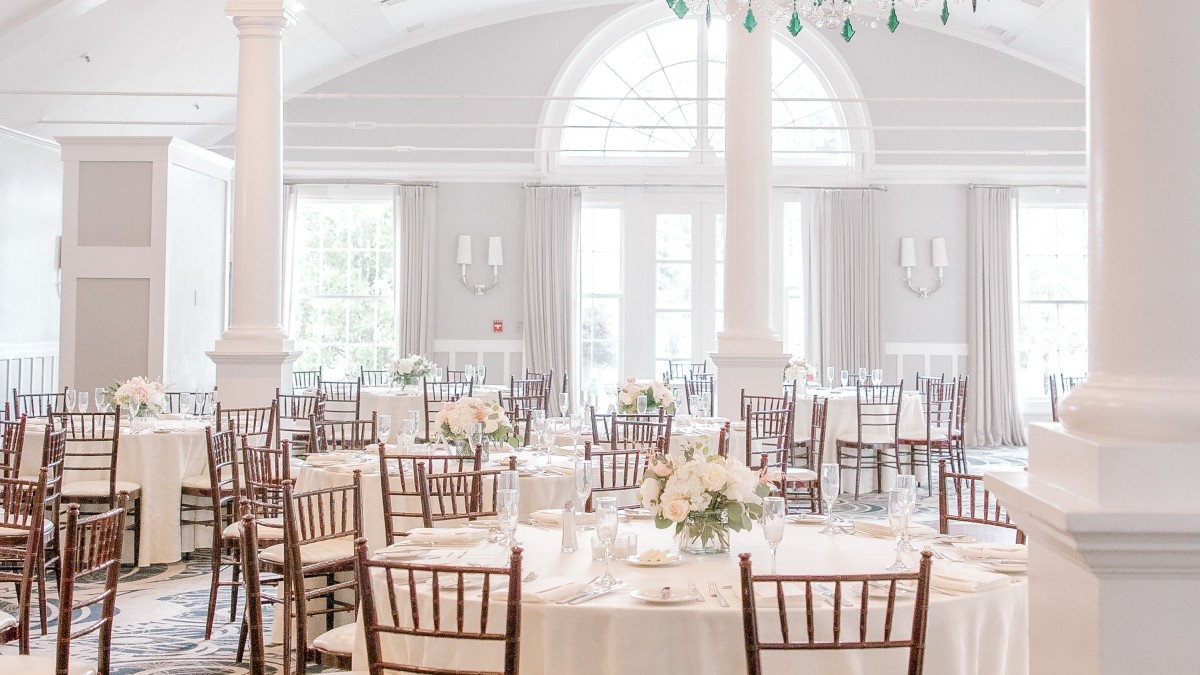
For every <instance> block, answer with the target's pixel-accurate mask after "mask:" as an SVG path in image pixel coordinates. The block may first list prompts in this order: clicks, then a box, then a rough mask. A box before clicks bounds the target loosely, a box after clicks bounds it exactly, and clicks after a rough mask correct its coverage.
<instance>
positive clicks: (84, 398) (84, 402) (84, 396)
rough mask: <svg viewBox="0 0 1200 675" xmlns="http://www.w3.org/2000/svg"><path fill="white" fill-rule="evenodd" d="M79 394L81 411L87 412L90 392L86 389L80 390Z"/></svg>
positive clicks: (78, 399)
mask: <svg viewBox="0 0 1200 675" xmlns="http://www.w3.org/2000/svg"><path fill="white" fill-rule="evenodd" d="M77 396H78V398H77V401H78V403H79V412H81V413H85V412H87V411H88V393H87V392H86V391H80V392H79V393H78V394H77Z"/></svg>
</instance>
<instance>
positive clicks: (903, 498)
mask: <svg viewBox="0 0 1200 675" xmlns="http://www.w3.org/2000/svg"><path fill="white" fill-rule="evenodd" d="M911 506H912V505H911V504H910V502H909V500H908V490H905V489H902V488H893V489H892V490H891V491H889V492H888V524H890V525H891V526H892V534H894V535H896V560H895V562H893V563H892V564H891V565H888V566H887V567H885V568H884V569H886V570H887V571H889V572H907V571H908V569H909V567H908V565H906V564H904V560H903V559H902V558H901V557H900V553H901V551H902V550H903V549H902V548H901V546H900V544H901V543H902V542H903V540H904V532H905V530H907V529H908V511H909V508H910V507H911Z"/></svg>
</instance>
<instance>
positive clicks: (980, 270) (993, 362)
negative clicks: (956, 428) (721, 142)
mask: <svg viewBox="0 0 1200 675" xmlns="http://www.w3.org/2000/svg"><path fill="white" fill-rule="evenodd" d="M1014 196H1015V191H1014V190H1013V189H1012V188H992V187H976V188H972V189H971V191H970V196H969V198H968V204H967V210H968V213H969V223H968V228H967V258H968V261H967V344H968V346H969V351H968V357H967V372H968V374H969V375H970V378H971V379H970V384H969V387H968V390H967V404H966V413H967V420H966V427H967V428H966V429H965V430H964V433H965V435H966V441H967V443H969V444H971V445H979V446H996V445H1025V430H1024V426H1023V425H1022V420H1021V407H1020V399H1019V397H1018V395H1017V362H1016V322H1015V317H1014V314H1015V311H1016V306H1017V299H1016V279H1015V269H1016V266H1015V264H1014V255H1015V248H1016V246H1015V244H1016V242H1015V239H1016V228H1015V222H1014V209H1013V197H1014Z"/></svg>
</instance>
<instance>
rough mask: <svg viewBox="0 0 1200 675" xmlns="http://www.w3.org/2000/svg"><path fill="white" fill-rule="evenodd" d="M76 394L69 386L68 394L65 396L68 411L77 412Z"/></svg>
mask: <svg viewBox="0 0 1200 675" xmlns="http://www.w3.org/2000/svg"><path fill="white" fill-rule="evenodd" d="M75 396H76V394H75V390H74V389H70V388H68V389H67V393H66V396H65V398H66V404H67V410H66V411H67V412H75Z"/></svg>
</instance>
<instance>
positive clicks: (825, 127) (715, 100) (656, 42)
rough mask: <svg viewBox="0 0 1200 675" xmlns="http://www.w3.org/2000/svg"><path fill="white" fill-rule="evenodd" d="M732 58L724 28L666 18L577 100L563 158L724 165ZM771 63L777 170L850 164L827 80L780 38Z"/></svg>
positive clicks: (611, 53)
mask: <svg viewBox="0 0 1200 675" xmlns="http://www.w3.org/2000/svg"><path fill="white" fill-rule="evenodd" d="M725 55H726V32H725V26H724V24H723V23H719V24H714V25H713V27H712V28H711V29H710V28H708V27H707V26H706V25H705V24H704V22H703V21H701V20H698V19H684V20H675V19H668V20H666V21H663V22H660V23H656V24H654V25H652V26H650V27H649V28H645V29H643V30H640V31H638V32H636V33H634V34H633V35H630V36H629V37H627V38H624V39H623V40H620V41H619V42H617V43H616V44H614V45H613V46H612V47H611V48H610V49H608V50H607V51H606V52H605V53H604V55H603V56H602V57H601V58H600V59H599V60H598V61H597V62H595V64H594V65H592V67H591V68H590V70H589V71H588V72H587V74H586V75H585V76H584V77H583V79H582V80H581V82H580V84H579V86H578V88H577V89H576V91H575V92H574V95H575V98H574V100H573V101H572V102H571V104H570V105H569V107H568V109H567V112H566V116H565V120H564V122H563V124H564V129H563V132H562V136H561V140H560V143H559V152H560V155H559V156H560V159H562V160H564V161H567V162H575V163H582V162H588V161H589V160H601V161H603V160H613V159H622V160H633V161H637V162H653V163H668V164H670V163H700V164H705V163H712V162H717V161H721V159H722V155H723V152H724V149H725V130H724V128H723V125H724V121H725V103H724V101H723V100H721V99H723V98H724V96H725ZM771 57H772V67H771V71H772V77H771V80H772V85H773V89H774V98H775V99H776V100H775V102H774V115H773V117H774V126H775V131H774V148H775V161H776V163H796V164H819V165H843V166H844V165H847V164H849V163H850V162H851V160H852V153H851V152H850V140H849V134H848V133H847V132H846V130H845V129H844V126H845V123H844V116H843V115H842V112H841V110H840V106H838V105H837V104H836V102H834V101H833V100H831V99H832V98H833V94H832V93H831V92H830V90H829V86H828V84H827V82H826V80H825V79H824V78H823V77H822V76H821V74H820V73H819V72H817V70H816V69H814V67H813V65H812V64H811V63H810V62H809V61H808V60H807V59H806V58H805V57H804V55H803V54H802V53H801V52H800V51H798V50H797V49H796V48H795V47H793V46H792V45H791V44H790V43H789V42H787V41H786V40H785V39H783V38H781V37H780V36H778V35H777V36H775V38H774V43H773V45H772V49H771ZM799 99H806V100H799ZM706 100H707V101H708V103H707V104H705V101H706Z"/></svg>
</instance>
